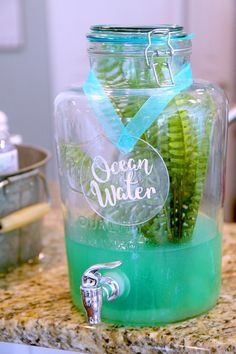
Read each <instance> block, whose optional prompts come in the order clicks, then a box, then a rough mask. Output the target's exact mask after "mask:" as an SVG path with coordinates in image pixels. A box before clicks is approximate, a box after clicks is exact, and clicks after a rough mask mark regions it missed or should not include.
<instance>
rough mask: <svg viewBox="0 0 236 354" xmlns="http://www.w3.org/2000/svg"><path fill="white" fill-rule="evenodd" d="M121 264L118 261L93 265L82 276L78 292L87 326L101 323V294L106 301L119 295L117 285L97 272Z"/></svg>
mask: <svg viewBox="0 0 236 354" xmlns="http://www.w3.org/2000/svg"><path fill="white" fill-rule="evenodd" d="M121 264H122V262H120V261H116V262H110V263H103V264H94V265H93V266H91V267H90V268H88V269H87V270H86V271H85V272H84V274H83V275H82V285H81V286H80V292H81V296H82V300H83V305H84V308H85V310H86V313H87V318H88V323H89V324H98V323H100V322H101V309H102V297H103V292H104V293H105V295H106V299H107V300H108V301H112V300H115V299H116V298H117V297H118V296H119V294H120V288H119V284H118V283H117V282H116V281H115V280H114V279H112V278H111V277H109V276H102V275H101V273H99V270H101V269H113V268H116V267H118V266H120V265H121Z"/></svg>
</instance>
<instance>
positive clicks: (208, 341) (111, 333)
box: [0, 209, 236, 354]
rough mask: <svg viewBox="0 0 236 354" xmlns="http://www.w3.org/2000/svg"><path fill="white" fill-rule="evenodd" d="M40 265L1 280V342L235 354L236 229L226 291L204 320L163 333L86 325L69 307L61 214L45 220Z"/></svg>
mask: <svg viewBox="0 0 236 354" xmlns="http://www.w3.org/2000/svg"><path fill="white" fill-rule="evenodd" d="M45 234H46V237H45V240H44V244H45V248H44V254H42V255H41V261H40V263H38V264H33V265H23V266H21V267H20V268H18V269H15V270H14V271H12V272H11V273H9V274H7V275H6V276H1V277H0V341H6V342H7V341H8V342H16V343H26V344H33V345H39V346H45V347H52V348H61V349H69V350H73V351H82V352H84V353H91V354H103V353H112V354H116V353H122V354H123V353H125V354H126V353H127V354H129V353H141V354H151V353H152V354H154V353H155V354H156V353H167V352H175V353H208V352H217V353H226V352H229V353H236V224H231V225H230V224H228V225H226V226H225V232H224V234H225V237H224V256H223V286H222V292H221V297H220V300H219V303H218V305H217V306H216V307H215V308H214V309H213V310H211V311H210V312H208V313H207V314H205V315H202V316H200V317H198V318H195V319H192V320H188V321H184V322H181V323H178V324H175V325H170V326H167V327H163V328H125V327H119V328H118V327H115V326H106V325H101V326H99V327H96V328H93V327H90V326H88V325H86V322H85V320H84V317H83V316H82V315H80V314H79V313H78V312H77V311H76V309H75V308H74V306H73V305H72V303H71V300H70V295H69V289H68V281H67V269H66V259H65V250H64V240H63V228H62V218H61V213H60V211H59V210H58V209H54V210H53V211H52V212H51V213H50V214H49V215H48V216H47V217H46V218H45Z"/></svg>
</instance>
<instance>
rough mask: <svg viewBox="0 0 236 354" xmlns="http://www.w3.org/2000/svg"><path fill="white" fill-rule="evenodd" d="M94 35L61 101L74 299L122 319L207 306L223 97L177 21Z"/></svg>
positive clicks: (142, 320) (213, 285)
mask: <svg viewBox="0 0 236 354" xmlns="http://www.w3.org/2000/svg"><path fill="white" fill-rule="evenodd" d="M87 37H88V40H89V50H88V53H89V58H90V66H91V68H90V73H89V76H88V79H87V81H86V82H85V83H84V85H83V86H82V87H81V88H80V87H73V88H71V89H69V90H67V91H65V92H62V93H61V94H60V95H59V96H58V97H57V98H56V101H55V116H56V120H55V122H56V144H57V153H58V164H59V175H60V185H61V195H62V201H63V210H64V219H65V241H66V250H67V258H68V266H69V278H70V288H71V294H72V299H73V302H74V304H75V305H76V306H77V308H78V309H80V310H82V311H84V306H83V304H84V305H85V307H86V301H87V300H88V299H87V300H85V299H84V295H85V297H86V296H87V297H88V298H89V300H88V301H87V305H88V304H89V305H88V306H89V309H88V307H87V308H86V310H87V313H88V315H89V311H90V314H91V307H93V305H94V308H95V310H96V311H98V312H99V311H100V309H101V317H102V320H104V321H108V322H114V323H118V324H124V325H145V326H146V325H154V326H156V325H162V324H167V323H171V322H175V321H179V320H183V319H186V318H189V317H192V316H196V315H198V314H201V313H203V312H205V311H207V310H209V309H210V308H212V307H213V306H214V305H215V304H216V302H217V299H218V296H219V292H220V284H221V238H222V232H221V225H222V216H223V214H222V203H223V194H224V193H223V192H224V169H225V166H224V161H225V147H226V126H227V124H226V111H227V102H226V99H225V96H224V94H223V92H222V91H221V90H220V89H219V88H218V87H217V86H215V85H213V84H210V83H208V82H204V81H194V82H193V80H192V74H191V66H190V55H191V38H192V36H191V35H188V34H186V33H185V32H184V30H183V28H182V27H180V26H171V25H158V26H155V27H119V26H116V27H114V26H94V27H92V28H91V31H90V33H89V34H88V36H87ZM110 262H111V263H110ZM114 262H117V263H114ZM109 264H110V266H109ZM91 267H92V268H91ZM114 267H116V269H113V268H114ZM88 269H89V273H88V272H87V270H88ZM109 269H110V270H109ZM81 279H82V285H81V286H80V284H81ZM111 279H113V280H114V281H115V287H114V286H113V285H114V284H113V283H112V282H111ZM106 282H107V283H106ZM111 285H112V286H113V288H112V287H111ZM84 287H85V289H86V291H87V292H84ZM80 288H81V289H80ZM97 289H99V295H98V292H96V296H95V295H94V294H95V290H96V291H97ZM113 290H116V291H115V292H116V296H113V295H114V294H113V292H112V291H113ZM111 293H112V296H110V295H111ZM81 294H82V298H81ZM90 295H91V296H92V297H93V298H92V299H91V298H90ZM94 296H95V297H96V299H95V297H94ZM115 297H116V299H115V300H114V301H107V299H108V300H113V299H114V298H115ZM102 298H103V303H101V301H102ZM82 300H83V301H82ZM97 301H98V303H97ZM91 304H92V305H91ZM94 308H93V309H92V312H93V315H94V311H95V310H94ZM96 311H95V312H96ZM95 315H96V316H98V319H96V318H93V319H91V318H90V317H91V316H90V315H89V316H90V317H89V316H88V317H89V318H90V323H96V322H99V320H100V319H99V314H95ZM96 316H95V317H96ZM92 317H93V316H92Z"/></svg>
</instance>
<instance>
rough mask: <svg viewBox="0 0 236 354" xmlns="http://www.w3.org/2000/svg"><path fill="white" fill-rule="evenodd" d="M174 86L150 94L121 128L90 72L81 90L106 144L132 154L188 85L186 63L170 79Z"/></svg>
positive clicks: (102, 90)
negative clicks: (98, 123) (111, 144)
mask: <svg viewBox="0 0 236 354" xmlns="http://www.w3.org/2000/svg"><path fill="white" fill-rule="evenodd" d="M174 81H175V86H173V87H168V88H157V89H155V90H154V94H153V95H152V96H151V97H150V98H149V99H148V100H147V101H146V102H145V103H144V104H143V105H142V107H141V108H140V109H139V111H138V112H137V113H136V114H135V115H134V117H133V118H132V119H131V120H130V122H129V123H128V124H127V125H126V126H124V124H123V123H122V121H121V119H120V117H119V116H118V114H117V113H116V111H115V109H114V107H113V105H112V103H111V101H110V99H109V96H108V95H107V94H106V92H105V90H104V89H103V87H102V85H101V83H100V82H99V80H98V79H97V77H96V75H95V73H94V71H93V70H91V71H90V73H89V76H88V79H87V81H86V82H85V83H84V85H83V90H84V93H85V95H86V96H87V98H88V101H89V104H90V106H91V107H92V109H93V111H94V113H95V115H96V117H97V119H98V121H99V122H100V124H101V125H102V127H103V130H104V132H105V133H106V135H107V137H108V138H109V139H110V141H111V142H112V143H113V144H114V145H115V146H116V147H117V148H118V149H119V150H120V151H122V152H123V153H128V152H129V151H132V150H133V148H134V146H135V144H136V142H137V139H139V138H140V137H141V136H142V135H143V133H145V131H146V130H147V129H148V128H149V127H150V126H151V125H152V123H153V122H154V121H155V120H156V119H157V117H158V116H159V115H160V114H161V112H162V111H163V110H164V109H165V108H166V106H167V105H168V104H169V102H170V101H171V100H172V99H173V98H174V97H175V96H176V95H178V94H179V93H180V92H181V91H183V90H185V89H187V88H188V87H189V86H191V85H192V82H193V79H192V71H191V67H190V64H188V65H186V66H184V67H183V69H182V70H181V71H180V72H179V73H178V74H177V75H175V77H174Z"/></svg>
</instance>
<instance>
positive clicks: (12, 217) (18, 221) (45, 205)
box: [0, 169, 51, 234]
mask: <svg viewBox="0 0 236 354" xmlns="http://www.w3.org/2000/svg"><path fill="white" fill-rule="evenodd" d="M32 176H38V177H39V179H40V180H41V182H42V185H43V188H44V191H45V195H46V198H47V202H42V203H35V204H33V205H30V206H28V207H25V208H22V209H20V210H17V211H15V212H13V213H11V214H9V215H7V216H4V217H3V218H1V219H0V234H3V233H7V232H10V231H14V230H16V229H19V228H21V227H23V226H26V225H28V224H31V223H32V222H34V221H37V220H39V219H41V218H42V217H43V216H44V215H45V214H47V213H48V212H49V210H50V208H51V198H50V193H49V188H48V184H47V180H46V178H45V176H44V174H43V173H41V172H40V171H39V170H38V169H36V170H33V171H30V172H27V173H23V174H20V175H16V176H12V177H8V178H7V179H5V180H3V181H1V182H0V189H2V188H4V189H5V188H6V186H8V185H9V184H11V183H14V182H16V181H19V180H22V179H25V178H28V177H32Z"/></svg>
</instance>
